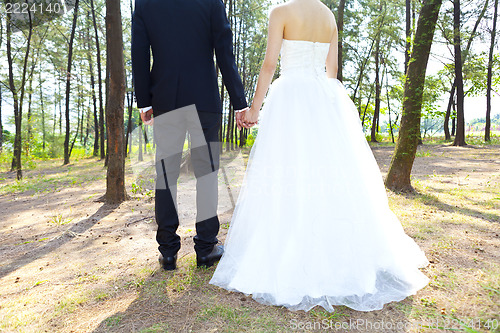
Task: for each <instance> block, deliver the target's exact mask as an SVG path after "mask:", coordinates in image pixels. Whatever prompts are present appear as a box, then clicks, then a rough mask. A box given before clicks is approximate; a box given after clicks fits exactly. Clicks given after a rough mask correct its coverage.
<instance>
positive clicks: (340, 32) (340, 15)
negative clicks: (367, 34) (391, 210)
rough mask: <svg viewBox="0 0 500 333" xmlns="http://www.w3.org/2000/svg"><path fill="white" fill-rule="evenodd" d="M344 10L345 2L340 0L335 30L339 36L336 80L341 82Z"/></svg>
mask: <svg viewBox="0 0 500 333" xmlns="http://www.w3.org/2000/svg"><path fill="white" fill-rule="evenodd" d="M344 10H345V0H340V2H339V7H338V15H337V16H338V18H337V29H338V35H339V44H338V72H337V79H338V80H339V81H343V79H344V77H343V71H342V69H343V67H344V60H343V58H342V52H343V40H344Z"/></svg>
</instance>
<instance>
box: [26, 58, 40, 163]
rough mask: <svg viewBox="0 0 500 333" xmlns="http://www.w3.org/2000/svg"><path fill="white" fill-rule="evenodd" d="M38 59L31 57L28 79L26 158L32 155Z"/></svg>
mask: <svg viewBox="0 0 500 333" xmlns="http://www.w3.org/2000/svg"><path fill="white" fill-rule="evenodd" d="M36 62H37V59H35V56H34V54H33V53H32V56H31V69H30V72H29V74H28V79H29V87H28V114H27V117H26V125H27V126H26V127H27V128H26V132H27V133H26V142H25V147H26V156H28V155H29V153H30V148H31V139H32V137H33V133H32V129H33V128H32V125H33V122H32V120H33V119H32V115H33V111H32V109H31V106H32V101H33V73H34V72H35V66H36Z"/></svg>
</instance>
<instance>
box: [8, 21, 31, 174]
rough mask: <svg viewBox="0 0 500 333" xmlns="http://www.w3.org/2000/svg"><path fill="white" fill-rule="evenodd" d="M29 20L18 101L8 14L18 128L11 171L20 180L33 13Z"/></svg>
mask: <svg viewBox="0 0 500 333" xmlns="http://www.w3.org/2000/svg"><path fill="white" fill-rule="evenodd" d="M28 18H29V32H28V40H27V44H26V53H25V55H24V64H23V74H22V79H21V87H20V90H21V93H20V96H19V100H18V94H17V89H16V86H15V84H14V69H13V59H12V42H11V38H12V31H11V26H10V25H11V14H10V13H7V63H8V66H9V88H10V91H11V92H12V96H13V100H14V105H13V107H14V123H15V126H16V134H15V137H14V156H13V158H12V168H11V171H13V170H16V177H17V179H18V180H21V179H22V177H23V173H22V167H21V149H22V142H21V140H22V139H21V131H22V129H21V125H22V115H23V99H24V87H25V85H26V72H27V68H28V59H29V54H30V47H31V36H32V34H33V22H32V19H31V12H30V11H28Z"/></svg>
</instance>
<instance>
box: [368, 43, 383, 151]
mask: <svg viewBox="0 0 500 333" xmlns="http://www.w3.org/2000/svg"><path fill="white" fill-rule="evenodd" d="M380 86H381V85H380V34H379V35H378V39H377V42H376V45H375V110H374V112H373V121H372V128H371V135H370V141H371V142H378V141H377V136H376V134H377V132H378V119H379V117H380V91H381V89H380Z"/></svg>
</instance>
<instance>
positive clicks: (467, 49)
mask: <svg viewBox="0 0 500 333" xmlns="http://www.w3.org/2000/svg"><path fill="white" fill-rule="evenodd" d="M488 3H489V0H486V1H485V2H484V5H483V9H482V10H481V12H480V13H479V16H478V17H477V19H476V22H475V23H474V27H473V28H472V32H471V34H470V37H469V40H468V41H467V46H466V47H465V50H464V51H463V52H462V53H461V56H462V65H463V64H465V61H466V60H467V57H468V56H469V52H470V48H471V46H472V41H473V40H474V37H476V31H477V28H478V27H479V23H481V20H482V19H483V18H484V15H485V13H486V10H487V9H488ZM456 88H457V80H456V78H455V80H454V81H453V85H452V87H451V90H450V98H449V100H448V107H447V109H446V115H445V123H444V136H445V140H451V135H455V131H454V130H453V131H452V134H451V135H450V131H449V124H448V122H449V120H450V112H451V107H452V105H453V101H454V98H455V92H456ZM453 119H455V118H453ZM453 121H454V120H453Z"/></svg>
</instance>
